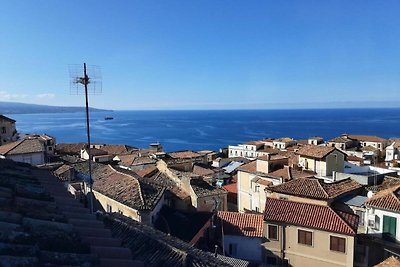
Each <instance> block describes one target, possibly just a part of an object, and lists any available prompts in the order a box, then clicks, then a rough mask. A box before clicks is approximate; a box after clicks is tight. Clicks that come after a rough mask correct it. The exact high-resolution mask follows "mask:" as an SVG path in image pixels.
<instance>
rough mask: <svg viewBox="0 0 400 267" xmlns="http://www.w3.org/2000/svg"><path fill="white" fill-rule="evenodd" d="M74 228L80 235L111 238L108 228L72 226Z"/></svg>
mask: <svg viewBox="0 0 400 267" xmlns="http://www.w3.org/2000/svg"><path fill="white" fill-rule="evenodd" d="M74 229H75V230H76V231H78V232H79V234H80V235H81V237H82V238H83V237H99V238H111V237H112V234H111V232H110V230H108V229H104V228H100V229H96V228H91V227H80V226H74Z"/></svg>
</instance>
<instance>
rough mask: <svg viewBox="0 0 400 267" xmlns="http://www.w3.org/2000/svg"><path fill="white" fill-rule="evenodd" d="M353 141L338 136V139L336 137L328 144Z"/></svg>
mask: <svg viewBox="0 0 400 267" xmlns="http://www.w3.org/2000/svg"><path fill="white" fill-rule="evenodd" d="M352 141H353V140H351V139H349V138H346V137H343V136H338V137H335V138H333V139H331V140H329V141H328V142H330V143H348V142H352Z"/></svg>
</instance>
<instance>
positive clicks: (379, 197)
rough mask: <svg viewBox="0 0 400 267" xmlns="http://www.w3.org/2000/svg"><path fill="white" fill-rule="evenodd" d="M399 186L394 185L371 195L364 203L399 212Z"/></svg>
mask: <svg viewBox="0 0 400 267" xmlns="http://www.w3.org/2000/svg"><path fill="white" fill-rule="evenodd" d="M399 197H400V186H399V185H398V186H394V187H391V188H388V189H385V190H382V191H379V192H378V193H376V194H375V195H373V196H372V197H371V198H370V199H368V200H367V201H365V205H367V206H371V207H375V208H379V209H385V210H392V211H397V212H400V199H399Z"/></svg>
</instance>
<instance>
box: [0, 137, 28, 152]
mask: <svg viewBox="0 0 400 267" xmlns="http://www.w3.org/2000/svg"><path fill="white" fill-rule="evenodd" d="M25 140H26V139H22V140H19V141H15V142H13V143H15V146H11V148H10V149H9V150H7V152H5V153H4V154H7V153H9V152H10V151H11V150H14V149H15V148H16V147H18V146H19V145H20V144H22V143H23V142H24V141H25ZM13 143H9V144H8V145H11V144H13ZM6 145H7V144H6Z"/></svg>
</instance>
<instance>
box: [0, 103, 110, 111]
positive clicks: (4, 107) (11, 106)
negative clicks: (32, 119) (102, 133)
mask: <svg viewBox="0 0 400 267" xmlns="http://www.w3.org/2000/svg"><path fill="white" fill-rule="evenodd" d="M89 110H90V111H91V112H101V111H112V110H105V109H97V108H89ZM83 111H85V107H63V106H48V105H37V104H26V103H19V102H2V101H0V114H32V113H69V112H83Z"/></svg>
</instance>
